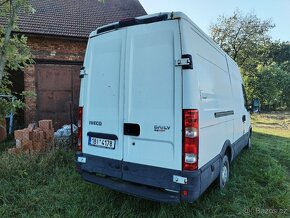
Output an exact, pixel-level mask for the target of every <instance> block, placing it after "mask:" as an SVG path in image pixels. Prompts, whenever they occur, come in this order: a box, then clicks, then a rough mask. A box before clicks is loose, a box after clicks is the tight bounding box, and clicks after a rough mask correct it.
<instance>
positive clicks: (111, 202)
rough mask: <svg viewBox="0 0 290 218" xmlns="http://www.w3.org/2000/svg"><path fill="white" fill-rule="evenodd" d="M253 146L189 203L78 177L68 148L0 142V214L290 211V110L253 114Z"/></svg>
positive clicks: (171, 214) (270, 213) (177, 214)
mask: <svg viewBox="0 0 290 218" xmlns="http://www.w3.org/2000/svg"><path fill="white" fill-rule="evenodd" d="M253 126H254V134H253V149H252V150H251V151H246V150H245V151H242V153H241V155H239V157H238V158H237V159H236V160H235V161H234V162H233V164H232V165H231V175H230V183H229V184H228V186H227V188H226V189H225V190H223V191H220V190H219V189H218V188H217V187H215V186H212V187H210V188H209V189H208V191H206V192H205V193H204V194H203V195H202V196H201V197H200V199H199V200H198V201H196V202H195V203H193V204H186V203H183V204H180V205H167V204H160V203H156V202H150V201H146V200H143V199H140V198H135V197H132V196H128V195H125V194H121V193H117V192H114V191H110V190H107V189H104V188H101V187H98V186H96V185H92V184H89V183H87V182H85V181H83V180H81V179H80V177H79V175H78V174H77V173H76V172H75V169H74V158H73V153H72V152H64V151H58V152H56V153H54V154H47V155H44V156H38V157H37V156H35V157H28V156H19V157H15V156H11V155H8V154H7V153H6V152H5V150H6V147H9V146H11V144H9V143H6V144H1V145H0V217H115V216H118V217H136V216H138V217H236V216H239V217H247V216H249V215H251V216H253V217H258V216H261V215H262V216H268V217H289V216H290V185H289V184H290V114H285V113H284V114H264V115H254V116H253Z"/></svg>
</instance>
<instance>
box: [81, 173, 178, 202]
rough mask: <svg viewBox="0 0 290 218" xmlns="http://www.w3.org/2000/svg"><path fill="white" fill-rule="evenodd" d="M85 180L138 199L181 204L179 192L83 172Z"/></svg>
mask: <svg viewBox="0 0 290 218" xmlns="http://www.w3.org/2000/svg"><path fill="white" fill-rule="evenodd" d="M81 176H82V178H83V179H84V180H86V181H88V182H91V183H94V184H98V185H101V186H103V187H106V188H109V189H112V190H114V191H119V192H123V193H126V194H130V195H134V196H137V197H141V198H145V199H148V200H152V201H158V202H164V203H180V194H179V193H178V192H171V191H165V190H161V189H157V188H153V187H148V186H144V185H139V184H136V183H132V182H125V181H124V180H121V179H118V180H116V178H112V177H108V176H107V177H99V176H96V174H94V173H88V172H85V171H82V172H81Z"/></svg>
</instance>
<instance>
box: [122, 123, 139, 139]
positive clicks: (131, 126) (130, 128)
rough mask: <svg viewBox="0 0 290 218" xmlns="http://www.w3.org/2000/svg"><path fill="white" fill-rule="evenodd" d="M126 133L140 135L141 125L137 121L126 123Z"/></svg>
mask: <svg viewBox="0 0 290 218" xmlns="http://www.w3.org/2000/svg"><path fill="white" fill-rule="evenodd" d="M124 135H131V136H139V135H140V125H139V124H137V123H124Z"/></svg>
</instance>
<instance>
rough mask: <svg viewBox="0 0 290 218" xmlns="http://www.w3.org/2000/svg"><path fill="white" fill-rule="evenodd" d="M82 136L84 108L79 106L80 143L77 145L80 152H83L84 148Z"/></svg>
mask: <svg viewBox="0 0 290 218" xmlns="http://www.w3.org/2000/svg"><path fill="white" fill-rule="evenodd" d="M82 138H83V108H82V107H79V111H78V145H77V151H80V152H82V150H83V144H82Z"/></svg>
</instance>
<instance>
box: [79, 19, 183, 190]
mask: <svg viewBox="0 0 290 218" xmlns="http://www.w3.org/2000/svg"><path fill="white" fill-rule="evenodd" d="M89 43H90V45H89V46H90V47H91V49H90V54H87V55H86V59H89V60H86V61H87V62H86V64H87V66H85V67H86V71H87V72H88V84H87V85H88V87H87V89H88V90H89V91H88V93H89V94H87V96H86V102H85V106H84V109H83V110H84V121H83V122H84V123H85V125H84V129H83V132H84V136H83V153H85V154H89V155H92V156H93V157H98V158H101V159H100V161H98V163H97V164H94V169H91V171H92V172H95V171H97V172H100V173H103V174H105V175H110V176H114V177H119V178H122V179H124V180H127V181H132V182H137V183H141V184H146V185H152V186H156V187H160V188H167V189H171V190H179V184H177V183H174V182H173V175H179V174H180V171H181V164H182V102H181V101H182V100H181V99H182V91H181V90H182V87H181V84H182V80H181V70H182V68H181V67H180V66H175V60H176V59H180V58H181V46H180V33H179V23H178V20H170V21H162V22H155V23H151V24H146V25H136V26H130V27H127V28H123V29H119V30H115V31H111V32H109V33H104V34H101V35H97V36H96V37H94V38H91V39H90V42H89ZM88 161H90V160H88ZM94 163H95V162H94ZM87 165H90V164H87ZM96 165H97V166H96Z"/></svg>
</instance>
